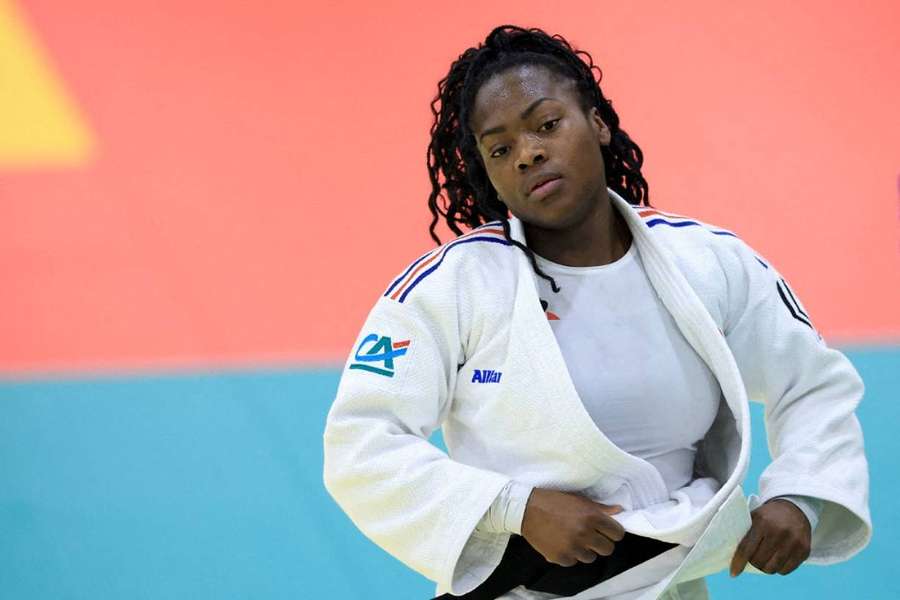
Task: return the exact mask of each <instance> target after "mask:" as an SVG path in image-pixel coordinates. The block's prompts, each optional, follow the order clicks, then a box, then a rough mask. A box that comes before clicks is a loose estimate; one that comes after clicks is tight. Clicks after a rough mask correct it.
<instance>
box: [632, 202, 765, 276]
mask: <svg viewBox="0 0 900 600" xmlns="http://www.w3.org/2000/svg"><path fill="white" fill-rule="evenodd" d="M638 214H639V215H640V216H641V217H643V218H644V219H645V220H646V221H647V227H655V226H657V225H667V226H669V227H690V226H691V225H697V226H698V227H703V228H704V229H706V230H707V231H708V232H710V233H714V234H716V235H728V236H731V237H733V238H737V239H740V238H738V236H736V235H735V234H733V233H732V232H730V231H726V230H724V229H713V228H712V227H710V226H709V225H707V224H706V223H700V222H699V221H694V220H692V219H691V218H690V217H685V216H682V215H676V214H674V213H666V212H663V211H661V210H656V209H655V208H647V209H643V210H639V211H638ZM754 258H755V259H756V261H757V262H758V263H759V264H761V265H762V266H763V267H764V268H766V269H768V268H769V265H767V264H766V263H765V261H763V259H761V258H760V257H758V256H756V255H754Z"/></svg>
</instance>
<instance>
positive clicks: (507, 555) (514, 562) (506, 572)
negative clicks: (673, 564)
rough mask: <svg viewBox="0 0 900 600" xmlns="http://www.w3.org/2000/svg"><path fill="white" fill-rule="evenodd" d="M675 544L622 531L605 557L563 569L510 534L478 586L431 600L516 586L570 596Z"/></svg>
mask: <svg viewBox="0 0 900 600" xmlns="http://www.w3.org/2000/svg"><path fill="white" fill-rule="evenodd" d="M677 545H678V544H672V543H669V542H662V541H660V540H655V539H653V538H648V537H643V536H639V535H633V534H631V533H627V532H626V533H625V537H623V538H622V540H621V541H619V542H615V548H614V549H613V553H612V554H610V555H609V556H599V555H598V556H597V559H596V560H594V562H592V563H582V562H579V563H576V564H574V565H572V566H571V567H563V566H561V565H558V564H556V563H552V562H550V561H548V560H546V559H545V558H544V557H543V556H542V555H541V553H540V552H538V551H537V550H535V549H534V548H533V547H532V546H531V544H529V543H528V541H527V540H526V539H525V538H524V537H522V536H520V535H515V534H514V535H511V536H510V538H509V543H508V544H507V545H506V551H505V552H504V553H503V558H502V559H501V560H500V564H499V565H497V568H496V569H494V572H493V573H491V575H490V576H489V577H488V578H487V579H486V580H485V581H484V582H483V583H482V584H481V585H479V586H478V587H477V588H475V589H474V590H472V591H471V592H469V593H467V594H463V595H462V596H452V595H450V594H443V595H441V596H438V597H437V598H434V600H453V599H454V598H463V599H465V600H494V598H498V597H500V596H502V595H503V594H505V593H506V592H508V591H510V590H511V589H513V588H515V587H518V586H520V585H524V586H525V587H526V588H527V589H529V590H534V591H536V592H548V593H551V594H559V595H562V596H572V595H574V594H577V593H578V592H582V591H584V590H586V589H588V588H590V587H593V586H595V585H597V584H598V583H602V582H604V581H606V580H607V579H610V578H612V577H615V576H616V575H618V574H619V573H622V572H624V571H627V570H628V569H631V568H632V567H635V566H637V565H639V564H641V563H642V562H645V561H647V560H650V559H651V558H653V557H654V556H657V555H659V554H662V553H663V552H665V551H666V550H670V549H672V548H674V547H676V546H677Z"/></svg>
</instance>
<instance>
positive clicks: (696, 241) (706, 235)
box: [636, 208, 768, 268]
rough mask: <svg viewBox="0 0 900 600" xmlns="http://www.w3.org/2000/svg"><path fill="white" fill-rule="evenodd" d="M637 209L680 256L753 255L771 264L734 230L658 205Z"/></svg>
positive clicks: (764, 264)
mask: <svg viewBox="0 0 900 600" xmlns="http://www.w3.org/2000/svg"><path fill="white" fill-rule="evenodd" d="M636 211H637V213H638V215H640V217H641V218H642V219H643V221H644V223H645V224H646V225H647V227H648V228H650V230H651V231H652V233H653V235H654V237H655V238H656V239H657V240H659V241H660V242H662V243H663V244H664V245H666V246H667V247H669V248H670V249H671V250H673V252H674V253H675V254H676V256H678V257H680V258H683V259H687V260H689V259H690V258H691V257H692V256H697V257H698V258H701V257H702V255H706V256H715V257H717V259H718V260H719V261H725V262H729V261H728V259H729V257H730V258H733V259H742V260H746V259H751V260H755V261H757V263H758V265H759V266H762V267H763V268H768V264H767V262H766V261H765V260H763V258H762V257H760V256H759V255H758V253H757V252H756V251H755V250H753V248H751V247H750V246H749V244H747V243H746V242H745V241H744V240H743V239H742V238H741V237H740V236H739V235H738V234H737V233H735V232H734V231H732V230H729V229H726V228H724V227H720V226H718V225H715V224H712V223H709V222H706V221H703V220H701V219H699V218H696V217H691V216H687V215H682V214H677V213H673V212H669V211H665V212H663V211H662V210H659V209H657V208H637V209H636Z"/></svg>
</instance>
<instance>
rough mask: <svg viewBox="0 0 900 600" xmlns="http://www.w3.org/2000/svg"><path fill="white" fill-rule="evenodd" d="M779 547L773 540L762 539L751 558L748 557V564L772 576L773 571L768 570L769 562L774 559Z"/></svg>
mask: <svg viewBox="0 0 900 600" xmlns="http://www.w3.org/2000/svg"><path fill="white" fill-rule="evenodd" d="M778 550H779V546H778V544H777V542H776V541H775V540H773V539H772V538H768V537H763V539H762V541H761V542H760V544H759V547H758V548H757V549H756V552H755V553H754V554H753V556H751V557H750V564H752V565H753V566H754V567H756V568H757V569H759V570H760V571H762V572H763V573H766V574H768V575H772V574H773V573H774V572H775V571H773V570H770V569H768V568H767V567H768V564H769V561H771V560H772V559H773V558H775V556H776V554H777V553H778Z"/></svg>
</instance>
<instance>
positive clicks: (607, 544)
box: [587, 534, 616, 556]
mask: <svg viewBox="0 0 900 600" xmlns="http://www.w3.org/2000/svg"><path fill="white" fill-rule="evenodd" d="M587 547H588V548H589V549H590V550H591V551H592V552H596V553H597V554H598V555H600V556H610V555H611V554H612V553H613V552H614V551H615V549H616V545H615V544H613V542H612V541H611V540H610V539H609V538H608V537H606V536H605V535H600V534H597V535H596V536H594V537H593V538H591V540H590V541H589V542H588V544H587Z"/></svg>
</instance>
